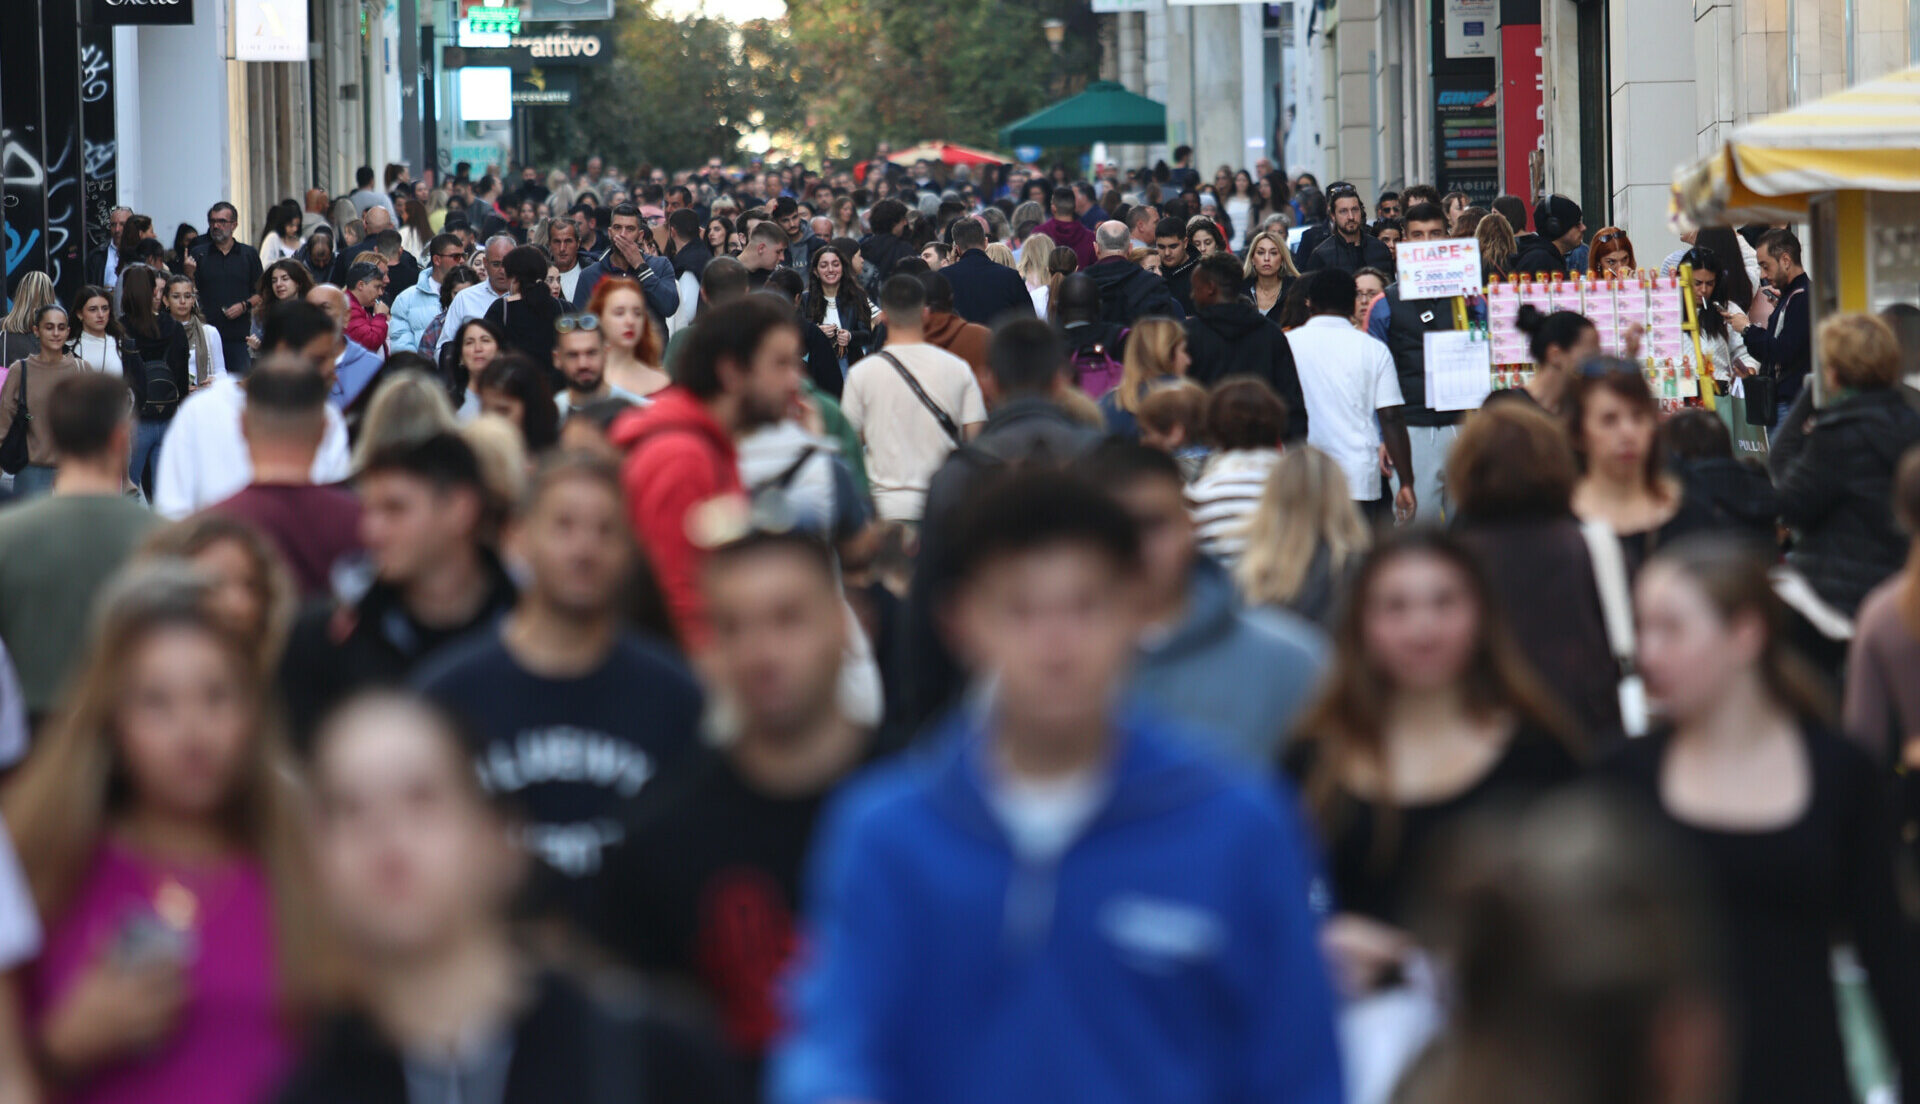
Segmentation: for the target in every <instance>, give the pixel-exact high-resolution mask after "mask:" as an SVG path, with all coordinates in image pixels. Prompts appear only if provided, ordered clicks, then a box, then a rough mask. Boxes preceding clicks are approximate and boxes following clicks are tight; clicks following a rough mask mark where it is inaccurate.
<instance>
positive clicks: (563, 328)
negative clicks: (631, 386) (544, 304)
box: [553, 314, 643, 418]
mask: <svg viewBox="0 0 1920 1104" xmlns="http://www.w3.org/2000/svg"><path fill="white" fill-rule="evenodd" d="M553 332H554V339H553V367H554V369H555V370H556V371H558V372H559V373H560V376H561V378H562V379H564V380H566V384H567V386H566V387H565V388H564V389H563V390H561V392H560V393H559V394H558V395H555V396H554V397H553V405H555V406H557V407H559V408H560V416H561V417H563V418H564V417H566V416H567V415H568V414H569V413H571V412H573V411H575V410H585V409H586V408H587V407H589V406H592V405H593V404H594V403H597V402H599V401H600V400H601V399H619V400H620V401H621V402H624V403H629V404H633V405H638V404H639V403H641V402H642V401H643V400H642V399H641V398H640V396H638V395H636V394H634V393H633V392H631V391H625V390H622V389H621V388H618V387H615V386H614V385H613V384H611V383H608V382H607V331H605V330H603V329H601V328H600V318H599V316H597V315H592V314H563V315H561V316H560V317H559V318H557V319H555V320H554V323H553Z"/></svg>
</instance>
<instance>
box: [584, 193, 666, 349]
mask: <svg viewBox="0 0 1920 1104" xmlns="http://www.w3.org/2000/svg"><path fill="white" fill-rule="evenodd" d="M652 244H653V231H652V230H651V229H648V228H646V227H643V226H641V225H640V208H638V207H636V206H634V205H633V204H631V203H622V204H621V205H620V206H618V207H615V208H614V209H613V230H612V237H611V239H610V241H609V244H608V246H607V255H606V256H604V257H602V258H600V260H598V261H596V262H594V265H593V267H592V268H589V269H587V270H586V271H585V272H582V273H581V274H580V282H579V283H577V284H575V285H574V286H573V309H574V310H577V311H583V310H586V309H587V302H588V301H589V300H591V299H592V298H593V289H594V287H595V286H596V285H598V284H599V283H600V281H602V280H604V279H606V278H607V277H609V276H624V277H626V278H627V279H629V280H633V281H635V282H637V283H638V284H639V285H640V291H641V292H642V293H643V294H644V295H645V296H646V300H647V307H648V308H649V309H651V310H652V311H653V313H654V316H655V317H657V318H659V319H660V320H661V321H662V322H663V323H664V322H665V320H666V319H669V318H672V317H673V315H674V312H676V311H678V310H679V309H680V288H679V285H677V284H675V283H674V280H673V262H672V261H669V260H667V259H666V258H665V257H662V256H660V255H659V254H658V253H655V252H654V251H653V249H652Z"/></svg>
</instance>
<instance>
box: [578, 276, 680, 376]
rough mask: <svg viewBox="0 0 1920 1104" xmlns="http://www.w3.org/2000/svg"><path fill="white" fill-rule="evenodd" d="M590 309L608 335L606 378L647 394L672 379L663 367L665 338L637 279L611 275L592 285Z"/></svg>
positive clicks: (589, 311) (588, 306)
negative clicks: (648, 306)
mask: <svg viewBox="0 0 1920 1104" xmlns="http://www.w3.org/2000/svg"><path fill="white" fill-rule="evenodd" d="M587 313H589V314H591V315H593V316H594V317H596V318H598V319H599V320H600V327H601V329H602V330H603V331H604V332H605V333H606V335H607V382H608V383H610V384H612V385H613V386H614V387H616V388H618V389H619V390H622V391H625V392H627V393H628V394H630V395H639V396H641V397H642V398H645V397H646V396H648V395H651V394H653V393H654V392H655V391H658V390H660V389H661V388H663V387H665V386H667V384H669V383H672V382H673V381H672V380H671V379H670V378H668V376H667V373H666V371H665V370H664V369H663V368H662V367H661V365H660V361H661V359H662V352H663V350H664V349H665V346H666V339H665V338H664V337H663V336H662V335H661V332H660V331H661V326H660V323H658V322H656V321H654V318H653V314H652V312H650V311H648V310H647V299H646V295H645V294H644V293H643V292H642V291H641V290H640V284H639V283H638V282H637V281H634V280H629V279H627V278H625V277H623V276H609V277H608V278H606V279H604V280H602V281H600V284H599V286H597V287H595V288H594V289H593V297H592V298H591V299H589V300H587Z"/></svg>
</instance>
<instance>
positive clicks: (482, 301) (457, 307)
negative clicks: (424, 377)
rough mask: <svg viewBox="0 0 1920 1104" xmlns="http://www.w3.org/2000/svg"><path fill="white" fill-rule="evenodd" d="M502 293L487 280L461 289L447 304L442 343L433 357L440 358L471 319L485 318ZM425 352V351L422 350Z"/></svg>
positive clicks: (437, 346) (441, 335) (441, 328)
mask: <svg viewBox="0 0 1920 1104" xmlns="http://www.w3.org/2000/svg"><path fill="white" fill-rule="evenodd" d="M500 295H501V293H500V292H497V291H495V290H493V285H492V284H490V283H488V282H487V281H485V280H482V281H480V282H479V283H477V284H475V285H473V286H472V287H467V288H461V289H460V294H458V295H456V296H454V297H453V302H451V303H449V304H447V320H446V321H445V322H442V323H441V324H440V341H439V343H438V344H436V345H434V347H433V355H434V356H435V357H436V358H438V357H439V355H440V350H441V349H444V348H446V345H447V342H449V341H452V340H453V335H454V334H457V333H459V332H460V326H461V324H462V323H464V322H466V321H467V319H469V318H485V317H486V316H487V308H488V307H491V306H493V301H494V300H495V299H498V298H500ZM422 351H423V352H424V351H425V350H422Z"/></svg>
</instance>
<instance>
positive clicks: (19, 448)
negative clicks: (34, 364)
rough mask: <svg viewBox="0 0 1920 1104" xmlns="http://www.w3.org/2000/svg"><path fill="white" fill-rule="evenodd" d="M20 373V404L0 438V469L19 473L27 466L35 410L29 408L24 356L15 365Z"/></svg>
mask: <svg viewBox="0 0 1920 1104" xmlns="http://www.w3.org/2000/svg"><path fill="white" fill-rule="evenodd" d="M13 370H14V371H16V372H18V373H20V405H19V406H16V407H14V408H13V421H11V422H9V423H7V435H6V437H5V438H4V439H0V471H4V472H6V473H7V474H8V475H18V474H20V472H21V470H22V469H24V468H25V467H26V466H27V459H28V455H29V452H28V449H27V437H28V435H29V434H30V432H31V428H32V425H33V412H32V411H31V410H28V409H27V361H26V358H24V357H22V358H21V360H20V363H18V364H16V365H14V366H13Z"/></svg>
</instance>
